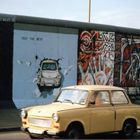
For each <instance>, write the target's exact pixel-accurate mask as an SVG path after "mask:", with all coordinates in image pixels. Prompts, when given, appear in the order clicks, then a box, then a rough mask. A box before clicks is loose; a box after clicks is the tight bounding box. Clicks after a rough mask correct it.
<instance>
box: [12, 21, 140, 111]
mask: <svg viewBox="0 0 140 140" xmlns="http://www.w3.org/2000/svg"><path fill="white" fill-rule="evenodd" d="M13 48H14V50H13V100H14V103H15V105H16V107H17V108H22V107H25V106H30V105H37V104H44V103H50V102H51V101H52V100H53V99H54V98H55V97H56V96H57V94H58V93H59V90H60V88H61V87H63V86H69V85H75V84H99V85H116V86H121V87H125V88H126V89H127V91H128V94H129V93H138V92H139V91H140V88H139V85H140V36H133V35H126V34H118V33H115V32H106V31H95V30H81V29H79V30H78V29H70V28H61V27H54V26H53V27H51V26H39V25H28V24H15V28H14V43H13ZM48 59H49V60H54V61H56V62H58V61H59V62H58V67H59V69H58V72H59V73H60V75H61V80H60V83H61V84H60V85H59V86H55V87H54V86H50V83H47V84H48V85H49V86H42V84H43V82H44V81H43V82H42V84H40V83H41V80H42V79H43V76H42V77H41V75H44V74H40V73H41V72H42V71H41V69H42V62H44V61H46V60H48ZM52 73H53V74H52ZM39 74H40V75H39ZM55 74H56V71H55ZM55 74H54V72H53V71H49V72H48V71H47V72H46V74H45V75H48V77H49V78H50V76H51V75H55ZM56 75H57V74H56ZM57 76H58V75H57ZM39 77H41V78H40V82H38V81H39ZM58 77H59V76H58ZM46 81H48V80H46Z"/></svg>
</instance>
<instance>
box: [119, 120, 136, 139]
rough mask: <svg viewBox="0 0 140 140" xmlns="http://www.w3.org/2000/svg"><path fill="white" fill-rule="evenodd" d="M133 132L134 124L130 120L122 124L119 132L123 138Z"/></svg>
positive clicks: (130, 135)
mask: <svg viewBox="0 0 140 140" xmlns="http://www.w3.org/2000/svg"><path fill="white" fill-rule="evenodd" d="M134 133H135V125H134V123H133V122H132V121H126V122H125V123H124V125H123V128H122V131H121V132H120V134H121V136H122V137H124V138H130V137H132V136H133V135H134Z"/></svg>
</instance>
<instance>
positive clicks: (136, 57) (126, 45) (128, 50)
mask: <svg viewBox="0 0 140 140" xmlns="http://www.w3.org/2000/svg"><path fill="white" fill-rule="evenodd" d="M118 36H120V35H118ZM118 42H120V44H121V45H120V53H119V55H117V56H116V59H117V58H120V60H119V61H120V72H119V81H118V82H119V83H120V85H121V86H123V87H131V86H134V87H135V86H138V85H139V84H140V38H138V37H136V36H120V37H119V39H118ZM116 47H117V48H118V50H119V46H116Z"/></svg>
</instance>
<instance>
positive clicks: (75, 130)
mask: <svg viewBox="0 0 140 140" xmlns="http://www.w3.org/2000/svg"><path fill="white" fill-rule="evenodd" d="M66 137H67V138H68V139H80V138H82V137H83V131H82V129H81V128H80V127H77V126H72V127H70V128H69V129H68V130H67V132H66Z"/></svg>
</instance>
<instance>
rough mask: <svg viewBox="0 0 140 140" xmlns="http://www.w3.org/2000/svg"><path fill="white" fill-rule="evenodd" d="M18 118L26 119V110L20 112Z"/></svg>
mask: <svg viewBox="0 0 140 140" xmlns="http://www.w3.org/2000/svg"><path fill="white" fill-rule="evenodd" d="M20 116H21V117H22V118H26V117H27V111H26V110H21V113H20Z"/></svg>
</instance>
